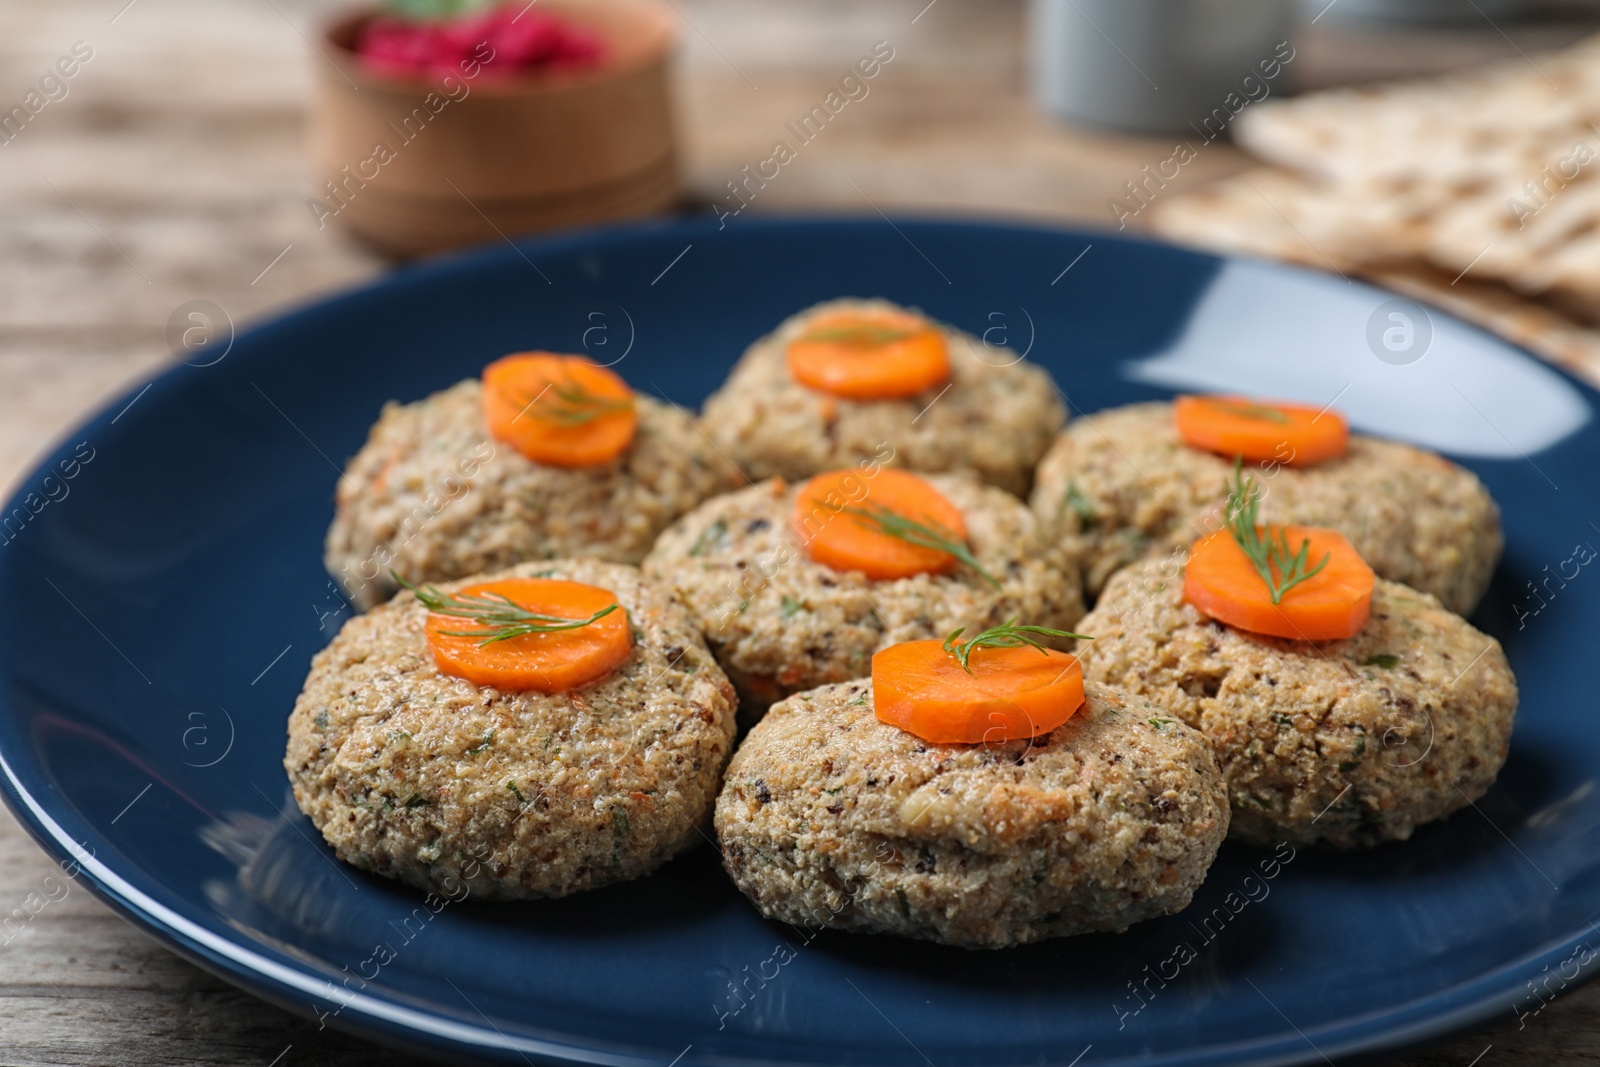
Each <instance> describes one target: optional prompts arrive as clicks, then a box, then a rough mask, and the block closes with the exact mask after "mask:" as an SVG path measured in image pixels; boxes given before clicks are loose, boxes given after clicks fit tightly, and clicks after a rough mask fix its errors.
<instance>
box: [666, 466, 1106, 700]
mask: <svg viewBox="0 0 1600 1067" xmlns="http://www.w3.org/2000/svg"><path fill="white" fill-rule="evenodd" d="M868 469H869V470H870V468H868ZM925 477H926V479H927V481H928V482H929V483H930V484H931V485H933V486H934V488H936V489H938V490H939V492H940V493H942V494H944V496H945V497H946V498H948V499H949V500H950V501H951V503H953V504H955V506H956V507H957V508H959V509H960V510H961V513H962V516H963V518H964V519H965V521H966V525H967V534H968V543H969V545H970V548H971V551H972V554H973V556H974V557H975V558H976V559H977V560H978V562H979V563H980V564H982V565H983V567H984V569H985V570H987V571H988V572H989V573H990V574H992V575H994V577H995V578H996V579H997V580H998V581H999V582H1000V588H999V589H995V588H994V586H992V585H990V584H989V583H988V582H987V581H985V580H984V579H983V577H982V576H980V575H979V574H977V573H975V572H974V571H972V570H970V569H969V568H967V567H964V566H958V567H957V568H956V569H955V570H953V571H951V572H949V573H947V574H919V575H915V576H913V577H910V578H898V579H892V580H884V581H873V580H871V579H869V578H867V577H866V576H865V575H863V574H861V573H859V572H848V573H844V572H839V571H835V570H833V569H832V568H831V567H827V566H824V565H823V564H820V563H816V562H814V561H813V560H812V559H811V558H810V557H809V556H808V555H807V554H806V551H805V549H804V548H803V547H802V545H801V542H800V539H799V537H798V536H797V535H796V533H795V531H794V528H793V526H792V524H791V518H792V515H793V513H794V507H795V494H796V491H797V490H796V487H794V486H790V485H788V484H787V483H785V482H784V481H782V480H781V479H773V480H771V481H768V482H765V483H762V484H760V485H753V486H750V487H748V488H745V489H741V490H739V491H737V492H734V493H729V494H727V495H725V496H720V497H717V498H715V499H713V500H709V501H707V502H706V503H704V504H702V505H700V507H698V508H696V509H695V510H694V511H692V512H690V513H689V514H688V515H686V516H684V517H683V518H682V519H680V520H679V521H678V522H676V523H674V524H673V525H672V526H671V527H669V528H668V529H667V530H666V532H665V533H663V534H662V535H661V539H660V540H659V541H658V542H656V547H655V549H654V550H653V551H652V552H651V553H650V555H649V557H648V558H647V559H646V560H645V562H644V572H645V574H646V575H647V576H648V577H650V578H652V579H655V580H659V581H661V582H663V583H666V584H670V585H671V586H672V587H674V588H675V589H676V590H677V591H678V595H679V596H680V597H681V598H682V599H683V602H684V603H685V604H687V605H688V607H689V610H690V612H691V613H692V614H693V615H694V618H695V622H696V623H697V624H698V625H699V626H700V629H701V630H702V632H704V633H705V635H706V640H707V642H708V643H709V644H710V646H711V649H712V651H713V652H714V653H716V655H717V659H718V660H719V662H721V663H722V666H723V669H724V670H725V671H727V672H728V676H729V677H730V678H731V679H732V680H733V683H734V685H735V686H736V687H737V688H738V690H739V693H740V696H741V698H742V700H743V707H744V711H745V714H746V715H747V717H753V716H756V715H759V714H760V713H761V712H763V711H765V710H766V708H767V705H769V704H771V703H772V702H773V701H775V700H778V699H780V698H782V697H783V696H784V695H786V694H788V693H793V692H798V691H800V690H802V689H810V688H813V687H814V686H818V685H825V684H827V683H829V682H840V681H845V680H848V679H851V678H860V677H862V676H864V675H866V674H869V673H870V672H871V670H872V654H873V653H874V652H876V651H877V650H878V649H880V648H883V647H885V646H887V645H892V644H894V643H896V642H897V641H912V640H916V639H919V638H926V637H941V638H942V637H944V636H945V635H946V634H948V633H949V632H950V631H951V630H954V629H955V628H956V627H958V626H965V627H967V628H968V633H969V634H973V633H977V632H978V631H980V630H984V629H987V628H988V627H990V626H995V625H998V624H999V623H1002V622H1004V621H1006V620H1007V619H1009V618H1010V617H1011V616H1013V615H1016V616H1019V617H1020V618H1021V619H1022V620H1023V621H1024V622H1028V623H1033V624H1035V625H1039V626H1048V627H1052V628H1054V629H1070V628H1071V626H1072V624H1073V623H1074V622H1076V621H1077V620H1078V618H1079V617H1080V616H1081V615H1082V614H1083V601H1082V598H1081V596H1080V594H1079V585H1080V581H1079V578H1078V572H1077V569H1076V567H1074V566H1073V564H1072V561H1071V559H1070V558H1069V557H1067V556H1066V555H1065V554H1064V553H1063V552H1061V551H1060V549H1058V548H1055V547H1047V546H1045V545H1044V544H1043V542H1042V541H1041V539H1040V537H1039V535H1038V525H1037V523H1036V521H1035V520H1034V517H1033V515H1032V513H1031V512H1029V511H1028V508H1027V507H1026V506H1025V505H1024V504H1023V503H1022V502H1021V501H1020V500H1018V499H1017V498H1016V497H1013V496H1012V495H1011V494H1009V493H1007V492H1005V491H1004V490H1001V489H996V488H994V487H993V486H987V485H980V484H979V483H977V482H976V481H974V480H972V479H971V478H970V477H966V476H963V475H951V474H942V475H941V474H932V475H926V476H925ZM862 484H863V485H864V486H865V487H866V489H865V492H866V496H865V498H864V499H865V500H866V501H870V500H871V477H870V476H867V475H866V474H863V476H862ZM827 521H830V522H853V521H856V520H855V518H854V517H853V516H851V515H849V514H847V513H840V514H838V515H835V516H832V517H830V518H828V519H827Z"/></svg>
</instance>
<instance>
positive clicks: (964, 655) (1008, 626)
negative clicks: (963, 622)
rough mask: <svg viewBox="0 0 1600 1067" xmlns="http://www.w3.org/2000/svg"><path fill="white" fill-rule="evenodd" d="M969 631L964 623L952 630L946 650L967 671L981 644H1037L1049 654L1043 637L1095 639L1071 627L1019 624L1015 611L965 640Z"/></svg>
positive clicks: (1038, 647) (1003, 645)
mask: <svg viewBox="0 0 1600 1067" xmlns="http://www.w3.org/2000/svg"><path fill="white" fill-rule="evenodd" d="M966 632H967V628H966V627H965V626H963V627H961V628H960V629H959V630H951V631H950V634H949V636H948V637H946V638H945V639H944V650H945V651H946V652H948V653H950V654H951V655H952V656H954V657H955V658H956V662H957V663H959V664H961V669H962V670H964V671H966V672H967V673H968V674H971V673H972V668H971V667H970V666H968V664H967V660H968V659H970V658H971V657H972V653H973V650H974V649H979V648H1037V649H1038V650H1039V654H1040V655H1041V656H1048V655H1049V654H1050V651H1049V649H1048V648H1047V647H1046V646H1045V643H1044V642H1043V641H1041V640H1039V638H1040V637H1072V638H1076V639H1077V640H1079V641H1093V640H1094V638H1092V637H1089V636H1088V635H1086V634H1075V633H1072V632H1071V631H1068V630H1052V629H1050V628H1049V627H1047V626H1018V625H1017V616H1015V615H1013V616H1012V617H1011V618H1009V619H1007V620H1006V621H1005V622H1003V623H1001V624H1000V625H999V626H995V627H992V628H991V629H988V630H985V631H983V633H981V634H978V635H977V636H976V637H974V638H972V639H970V640H967V641H962V640H961V639H960V638H961V635H962V634H964V633H966Z"/></svg>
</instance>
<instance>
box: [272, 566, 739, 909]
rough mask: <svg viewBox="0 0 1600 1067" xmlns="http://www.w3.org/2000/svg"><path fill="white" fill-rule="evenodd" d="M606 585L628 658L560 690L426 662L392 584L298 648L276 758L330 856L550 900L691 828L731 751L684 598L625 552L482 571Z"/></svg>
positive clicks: (720, 698)
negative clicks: (617, 558)
mask: <svg viewBox="0 0 1600 1067" xmlns="http://www.w3.org/2000/svg"><path fill="white" fill-rule="evenodd" d="M511 576H522V577H529V576H540V577H546V576H547V577H554V578H565V579H570V580H572V581H577V582H586V583H588V584H591V585H597V586H601V587H603V588H606V589H609V590H611V591H612V592H614V593H615V594H616V596H617V602H618V603H620V604H621V605H622V606H623V608H624V609H626V610H627V612H628V619H629V622H630V624H631V625H632V627H633V631H634V650H633V657H632V658H631V659H630V660H628V662H627V663H625V664H624V665H623V666H621V667H619V668H617V669H616V670H615V671H613V672H612V673H611V674H609V675H607V676H606V677H604V678H602V679H600V680H598V681H595V682H593V683H590V684H589V685H586V686H583V687H581V688H578V689H574V690H571V691H569V692H566V693H557V694H549V695H547V694H544V693H537V692H502V691H500V690H497V689H493V688H488V687H481V688H480V687H479V686H476V685H473V684H472V683H470V682H467V681H464V680H462V679H460V678H455V677H452V676H450V675H447V674H443V673H441V672H440V671H439V670H438V668H437V667H435V666H434V662H433V657H432V655H431V654H430V653H429V651H428V648H427V639H426V637H425V635H424V631H423V626H424V622H425V620H426V618H427V611H426V610H425V609H424V608H423V607H422V605H421V604H419V603H418V602H417V600H416V598H415V597H414V596H412V594H410V593H402V594H400V595H399V596H397V597H395V598H394V600H392V601H390V602H389V603H387V604H384V605H382V606H380V607H379V608H377V609H376V610H374V611H372V612H369V613H368V614H366V615H359V616H356V617H355V618H352V619H351V620H350V621H349V622H347V623H345V625H344V628H343V629H342V630H340V631H339V634H338V636H336V637H335V638H334V639H333V641H332V643H331V644H329V645H328V647H327V648H325V649H323V650H322V651H321V652H320V653H318V654H317V657H316V658H315V659H314V660H313V661H312V664H311V673H310V675H309V676H308V677H307V678H306V684H305V688H304V689H303V690H302V691H301V694H300V698H299V699H298V700H297V701H295V706H294V711H293V713H292V714H291V715H290V716H289V747H288V752H287V754H286V755H285V757H284V766H285V768H286V769H287V770H288V772H289V780H290V782H291V783H292V785H293V786H294V796H295V801H296V802H297V803H298V804H299V805H300V810H301V811H303V812H305V814H306V815H307V816H308V817H309V818H310V819H311V821H312V822H313V823H315V824H316V826H317V828H318V829H319V830H321V831H322V836H323V837H325V838H326V839H327V840H328V843H329V844H331V845H332V846H333V847H334V849H335V850H336V851H337V852H338V854H339V857H340V858H341V859H343V860H344V861H345V862H347V863H351V864H354V865H355V866H357V867H360V868H361V869H363V870H367V871H373V872H375V873H377V874H382V875H387V876H388V877H391V878H398V879H400V880H401V881H403V882H409V883H410V884H412V885H415V886H419V887H421V888H424V889H430V890H443V891H444V892H446V893H449V892H451V891H452V888H453V887H454V886H457V885H460V884H465V885H466V886H467V887H468V889H469V890H470V892H471V893H472V895H475V896H478V897H483V898H516V897H559V896H565V895H566V894H568V893H575V892H578V891H579V890H583V889H592V888H594V887H595V886H600V885H605V884H607V883H609V882H619V881H624V880H626V879H629V878H637V877H639V876H640V875H643V874H646V873H648V872H649V871H651V870H654V869H655V868H656V867H658V866H660V865H661V864H662V863H664V862H665V861H666V860H667V859H668V858H670V857H671V856H673V855H674V854H675V853H677V852H679V851H680V850H682V849H683V848H684V847H685V846H688V845H691V844H693V843H694V842H696V841H698V840H700V839H701V838H700V833H699V832H698V829H697V828H698V826H699V824H700V823H701V822H702V821H703V820H704V819H705V817H706V816H707V814H708V813H709V812H710V810H711V805H712V803H713V801H714V800H715V797H716V793H717V787H718V784H719V783H720V781H721V774H722V768H723V766H724V764H725V763H726V762H727V759H728V755H729V753H730V752H731V751H732V750H733V737H734V694H733V689H732V687H731V686H730V685H729V684H728V681H727V679H726V678H725V677H724V676H723V674H722V671H721V670H719V669H718V668H717V665H716V662H715V661H714V660H713V659H712V657H711V653H710V652H709V651H708V650H707V649H706V647H705V644H704V643H703V642H702V641H701V639H700V635H699V633H698V632H697V631H696V630H695V628H694V625H693V623H691V622H690V620H689V617H688V615H687V613H686V612H685V611H684V610H683V608H682V606H681V605H680V604H678V603H677V601H676V600H674V599H673V598H672V596H671V594H670V593H668V592H667V591H666V590H663V589H661V588H659V587H657V586H653V585H651V584H650V583H648V582H646V581H644V580H643V579H642V578H641V576H640V575H639V572H638V571H637V570H636V569H634V568H633V567H627V566H622V565H620V564H611V563H599V562H596V561H592V560H584V561H578V562H548V563H538V564H524V565H522V566H519V567H515V568H512V569H511V570H508V571H506V572H504V573H502V574H498V575H490V576H488V577H491V578H493V577H511Z"/></svg>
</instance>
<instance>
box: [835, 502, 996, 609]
mask: <svg viewBox="0 0 1600 1067" xmlns="http://www.w3.org/2000/svg"><path fill="white" fill-rule="evenodd" d="M844 510H845V511H846V512H848V513H849V514H851V515H854V516H856V520H857V522H858V523H859V524H860V525H862V526H865V527H867V528H868V529H876V530H877V531H878V532H879V533H881V534H887V535H888V536H890V537H895V538H899V539H900V540H901V541H904V542H906V543H907V544H910V545H917V546H918V547H920V548H931V549H933V550H934V551H936V552H946V553H949V554H950V555H952V556H954V557H955V558H956V559H958V560H960V561H961V562H962V563H964V564H966V565H967V566H968V567H971V568H972V569H973V570H975V571H977V572H978V573H979V574H980V575H982V576H983V578H984V579H985V580H986V581H987V582H988V583H989V584H990V585H992V586H994V587H995V588H996V589H999V588H1000V580H999V579H998V578H996V577H995V576H994V575H992V574H990V573H989V572H988V571H986V570H984V569H983V565H982V564H981V563H979V562H978V559H977V557H976V556H974V555H973V554H972V550H971V549H969V548H968V547H967V545H966V542H965V541H962V540H960V539H958V538H957V537H956V536H955V535H954V534H952V533H951V532H950V531H949V530H946V529H944V528H943V527H940V526H930V525H928V524H927V523H923V522H918V521H917V520H915V519H908V518H906V516H904V515H902V514H900V513H899V512H898V511H891V510H889V509H888V508H886V507H884V506H883V505H882V504H869V505H867V506H866V507H864V508H845V509H844ZM862 520H865V521H862ZM869 524H870V525H869Z"/></svg>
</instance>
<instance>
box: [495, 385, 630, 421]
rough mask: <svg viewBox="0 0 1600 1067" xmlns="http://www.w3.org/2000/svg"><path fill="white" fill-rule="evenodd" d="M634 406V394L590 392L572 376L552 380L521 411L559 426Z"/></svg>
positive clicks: (592, 419)
mask: <svg viewBox="0 0 1600 1067" xmlns="http://www.w3.org/2000/svg"><path fill="white" fill-rule="evenodd" d="M632 410H633V397H631V396H630V397H628V398H626V399H622V400H618V399H615V398H613V397H606V396H601V395H600V394H598V393H594V392H591V391H590V390H589V388H588V387H587V386H585V385H583V384H582V383H580V382H575V381H572V380H570V379H569V380H566V381H560V382H551V383H550V384H549V385H547V386H545V388H544V390H543V391H542V392H541V393H540V394H539V395H538V396H536V397H533V398H531V399H530V400H528V402H527V403H526V404H525V405H524V406H523V409H522V412H523V413H524V414H527V415H531V416H532V417H533V418H536V419H539V420H540V421H541V422H553V423H556V424H557V425H560V426H567V427H570V426H583V425H586V424H588V423H591V422H593V421H594V420H595V419H598V418H600V417H602V416H605V415H616V414H619V413H620V412H624V411H632Z"/></svg>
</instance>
